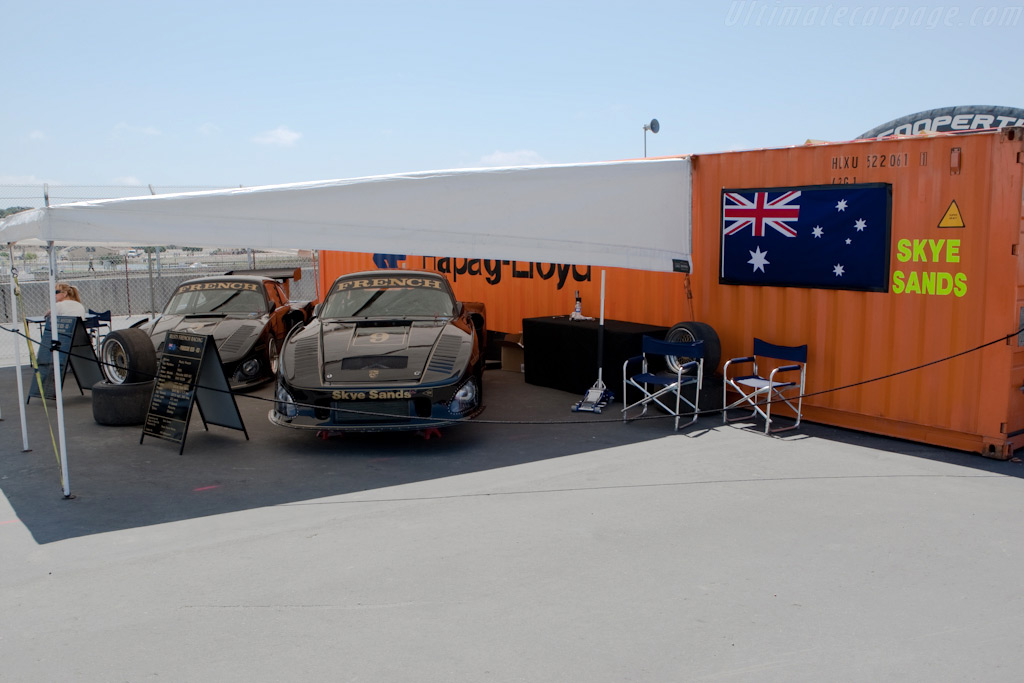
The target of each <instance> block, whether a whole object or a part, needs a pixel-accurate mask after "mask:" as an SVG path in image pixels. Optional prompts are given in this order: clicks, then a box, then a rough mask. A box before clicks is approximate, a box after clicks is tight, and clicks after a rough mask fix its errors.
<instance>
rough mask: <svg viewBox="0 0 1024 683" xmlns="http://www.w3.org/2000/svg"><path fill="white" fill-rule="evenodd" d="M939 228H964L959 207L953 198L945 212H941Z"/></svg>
mask: <svg viewBox="0 0 1024 683" xmlns="http://www.w3.org/2000/svg"><path fill="white" fill-rule="evenodd" d="M939 227H940V228H965V227H967V226H965V225H964V219H963V216H961V215H960V207H959V206H957V205H956V200H955V199H954V200H953V201H951V202H950V203H949V208H948V209H946V213H945V214H943V216H942V220H940V221H939Z"/></svg>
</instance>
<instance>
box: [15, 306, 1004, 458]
mask: <svg viewBox="0 0 1024 683" xmlns="http://www.w3.org/2000/svg"><path fill="white" fill-rule="evenodd" d="M22 318H23V319H24V315H22ZM2 329H4V330H6V331H8V332H11V333H14V334H15V335H18V336H21V337H24V338H25V339H26V340H27V341H28V342H29V353H30V356H31V358H32V364H33V369H34V372H35V374H36V380H37V382H38V383H39V393H40V395H42V393H43V391H42V379H41V378H40V372H39V370H38V368H37V365H36V359H35V355H34V354H32V350H31V345H32V344H33V343H35V342H34V340H33V339H32V338H31V336H30V335H29V334H28V321H27V320H26V321H25V330H26V331H25V333H22V332H19V331H18V330H17V329H8V328H2ZM1022 333H1024V327H1022V328H1020V329H1019V330H1017V331H1016V332H1012V333H1010V334H1007V335H1004V336H1002V337H999V338H997V339H993V340H992V341H989V342H985V343H984V344H979V345H978V346H975V347H973V348H970V349H966V350H964V351H959V352H957V353H954V354H951V355H949V356H945V357H944V358H938V359H936V360H933V361H929V362H927V363H922V364H920V365H916V366H914V367H911V368H905V369H903V370H898V371H896V372H891V373H888V374H885V375H880V376H878V377H872V378H870V379H865V380H861V381H859V382H853V383H851V384H844V385H842V386H838V387H832V388H829V389H822V390H820V391H814V392H810V393H805V394H800V395H793V396H789V397H788V400H790V401H794V400H797V399H803V398H808V397H812V396H821V395H824V394H830V393H835V392H837V391H844V390H846V389H851V388H854V387H859V386H863V385H866V384H872V383H875V382H881V381H884V380H887V379H892V378H894V377H899V376H901V375H905V374H909V373H911V372H916V371H918V370H922V369H924V368H927V367H930V366H932V365H938V364H940V363H945V362H948V361H951V360H953V359H955V358H959V357H961V356H965V355H968V354H971V353H976V352H978V351H981V350H982V349H984V348H987V347H989V346H993V345H995V344H999V343H1005V342H1006V341H1007V340H1009V339H1012V338H1013V337H1016V336H1018V335H1020V334H1022ZM68 355H69V356H73V357H75V358H84V359H87V360H91V358H89V357H88V356H83V355H80V354H76V353H69V354H68ZM96 362H97V363H99V364H100V365H101V366H103V365H111V364H110V363H104V362H103V361H101V360H99V359H98V358H97V359H96ZM150 378H151V379H155V378H156V375H155V374H154V375H151V376H150ZM194 389H204V390H206V391H213V392H218V393H227V394H232V395H233V396H234V397H235V398H236V399H238V398H244V399H251V400H255V401H262V402H266V403H277V399H276V398H266V397H264V396H253V395H252V394H247V393H238V392H235V391H231V390H224V389H220V388H218V387H208V386H204V385H200V384H196V385H195V387H194ZM783 402H784V401H783V399H772V400H768V401H764V402H757V403H754V404H749V405H750V406H751V407H753V406H754V405H756V406H758V407H764V406H767V405H769V404H775V403H783ZM295 405H296V406H300V407H303V408H318V407H320V406H315V405H312V404H308V403H296V404H295ZM43 406H44V409H45V406H46V401H45V400H44V401H43ZM743 408H744V409H746V406H743ZM328 410H331V411H335V412H345V413H348V414H352V415H362V416H366V417H395V416H394V415H390V414H386V413H375V412H372V411H364V410H356V409H352V408H329V409H328ZM720 412H722V409H721V408H717V409H710V410H700V411H698V412H697V414H698V415H700V416H704V415H714V414H717V413H720ZM691 414H692V413H687V415H691ZM674 417H675V416H673V415H649V416H648V415H640V416H637V417H635V418H629V421H630V422H636V421H641V420H664V419H674ZM416 419H417V420H418V421H420V422H422V423H430V422H432V421H433V422H443V423H447V424H451V423H453V422H454V423H466V424H498V425H567V424H599V423H613V422H614V423H621V422H622V421H623V420H622V417H616V418H611V419H600V418H599V419H566V420H486V419H481V418H479V417H477V418H470V419H466V418H462V419H454V420H453V419H450V418H431V417H417V418H416ZM47 422H48V423H49V413H48V412H47ZM50 434H51V439H52V438H53V428H52V426H51V427H50ZM54 448H55V449H56V441H54Z"/></svg>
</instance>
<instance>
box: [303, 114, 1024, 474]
mask: <svg viewBox="0 0 1024 683" xmlns="http://www.w3.org/2000/svg"><path fill="white" fill-rule="evenodd" d="M1022 134H1024V129H1020V128H1006V129H1002V130H999V131H992V132H978V133H971V134H966V135H937V136H927V137H925V136H915V137H905V138H889V139H884V140H865V141H855V142H846V143H836V144H816V145H806V146H801V147H793V148H785V149H767V150H753V151H743V152H727V153H722V154H707V155H699V156H693V157H691V161H692V164H693V174H692V188H689V189H690V190H691V191H692V201H693V224H692V226H690V225H680V230H692V245H693V263H692V270H693V272H692V274H691V275H689V276H687V275H683V274H679V273H651V272H642V271H633V270H625V269H618V268H607V269H601V268H597V267H593V268H591V267H588V266H562V265H553V264H544V263H524V262H516V261H486V260H479V259H473V260H466V259H461V258H457V255H450V256H442V257H423V256H406V257H405V258H404V260H401V261H399V262H398V263H397V265H398V266H399V267H406V268H410V269H426V270H437V271H440V272H443V273H446V274H447V275H448V278H449V280H450V281H451V282H452V284H453V286H454V288H455V291H456V294H457V295H458V296H459V297H460V298H461V299H463V300H467V301H482V302H484V303H485V304H486V306H487V314H488V326H489V327H490V328H491V329H492V330H497V331H502V332H518V331H519V330H520V329H521V321H522V319H523V318H526V317H535V316H546V315H566V314H568V313H570V312H571V311H572V307H573V304H574V302H575V292H576V291H577V290H579V291H580V294H581V296H582V298H583V313H584V314H585V315H589V316H592V317H597V316H598V315H599V303H600V279H601V278H600V272H601V270H605V271H606V272H607V287H606V290H607V291H606V308H605V315H606V317H607V318H610V319H619V320H630V321H635V322H642V323H648V324H655V325H666V326H668V325H672V324H674V323H675V322H679V321H681V320H700V321H703V322H706V323H709V324H710V325H712V326H713V327H714V328H715V330H716V331H717V332H718V335H719V337H720V339H721V342H722V357H723V359H727V358H730V357H735V356H743V355H747V354H748V353H749V352H750V347H751V344H752V339H753V337H755V336H757V337H761V338H763V339H766V340H768V341H771V342H773V343H777V344H804V343H806V344H808V346H809V374H808V387H807V391H808V394H809V396H808V398H807V400H806V402H805V410H806V413H805V414H806V417H807V419H810V420H814V421H818V422H822V423H826V424H832V425H836V426H841V427H848V428H853V429H858V430H862V431H868V432H873V433H878V434H883V435H888V436H893V437H898V438H905V439H910V440H914V441H919V442H924V443H931V444H935V445H940V446H946V447H951V448H957V449H960V450H967V451H976V452H981V453H983V454H985V455H988V456H991V457H1001V458H1005V457H1009V455H1010V454H1011V453H1012V451H1013V449H1014V448H1015V447H1016V446H1019V445H1021V444H1024V393H1022V391H1021V387H1022V386H1024V338H1018V337H1016V336H1014V337H1012V339H1009V340H1007V339H1005V338H1006V337H1007V335H1010V334H1011V333H1014V332H1016V331H1017V330H1018V328H1020V327H1024V256H1022V255H1021V253H1020V251H1021V246H1020V241H1021V239H1020V236H1021V231H1022V228H1024V215H1022V214H1024V206H1022V198H1024V144H1022V140H1021V138H1022ZM861 183H888V184H889V185H891V188H892V208H891V235H890V243H889V245H888V246H889V255H890V258H889V272H888V282H887V291H883V292H864V291H843V290H831V289H811V288H797V287H772V286H751V285H732V284H722V283H720V282H719V263H720V261H719V259H720V249H721V241H722V194H721V193H722V190H723V188H730V189H739V188H765V187H798V186H809V185H824V184H835V185H840V184H861ZM687 189H688V188H680V191H684V192H685V191H687ZM940 224H941V225H942V226H943V227H940ZM961 226H962V227H961ZM321 264H322V270H321V278H322V285H324V286H325V287H326V285H327V284H329V283H330V282H331V281H333V279H334V278H335V277H337V276H338V275H340V274H342V273H346V272H353V271H358V270H366V269H372V268H376V267H378V265H377V264H375V262H374V260H373V256H372V255H369V254H358V253H350V252H322V254H321ZM691 292H692V298H690V294H691ZM990 342H995V343H990ZM915 368H917V369H915Z"/></svg>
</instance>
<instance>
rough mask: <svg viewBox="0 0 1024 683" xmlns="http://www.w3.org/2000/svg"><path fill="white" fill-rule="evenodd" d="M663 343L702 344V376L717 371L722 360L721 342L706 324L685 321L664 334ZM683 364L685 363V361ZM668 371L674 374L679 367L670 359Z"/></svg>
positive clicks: (713, 330) (712, 329)
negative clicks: (701, 342) (700, 342)
mask: <svg viewBox="0 0 1024 683" xmlns="http://www.w3.org/2000/svg"><path fill="white" fill-rule="evenodd" d="M665 341H670V342H695V341H703V342H704V374H705V375H711V374H714V373H715V372H716V371H717V370H718V363H719V362H720V361H721V360H722V342H721V341H719V339H718V333H717V332H715V328H713V327H711V325H708V324H707V323H700V322H697V321H693V320H687V321H684V322H681V323H676V324H675V325H673V326H672V328H671V329H670V330H669V331H668V332H666V333H665ZM683 362H686V361H685V360H684V361H683ZM668 363H669V369H670V370H672V371H673V372H676V371H677V370H678V369H679V367H678V364H677V363H674V361H673V360H672V359H668Z"/></svg>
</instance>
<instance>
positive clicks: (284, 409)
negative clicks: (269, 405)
mask: <svg viewBox="0 0 1024 683" xmlns="http://www.w3.org/2000/svg"><path fill="white" fill-rule="evenodd" d="M274 410H276V411H277V412H278V414H279V415H283V416H284V417H295V416H296V415H298V414H299V409H298V407H297V406H296V405H295V399H294V398H292V395H291V394H289V393H288V390H287V389H285V388H284V385H283V384H278V385H277V403H275V404H274Z"/></svg>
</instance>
